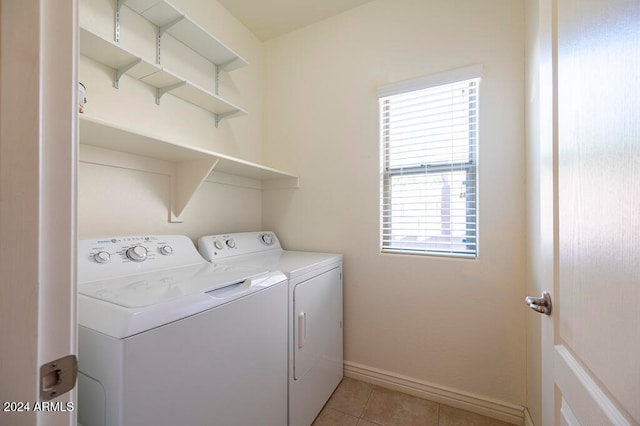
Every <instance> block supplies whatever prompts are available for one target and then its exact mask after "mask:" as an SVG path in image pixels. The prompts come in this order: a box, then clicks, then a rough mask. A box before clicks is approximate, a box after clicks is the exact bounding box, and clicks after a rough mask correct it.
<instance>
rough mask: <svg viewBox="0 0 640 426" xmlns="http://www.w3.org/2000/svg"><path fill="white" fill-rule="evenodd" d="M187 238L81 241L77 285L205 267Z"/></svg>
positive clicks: (79, 242) (137, 237)
mask: <svg viewBox="0 0 640 426" xmlns="http://www.w3.org/2000/svg"><path fill="white" fill-rule="evenodd" d="M203 263H205V261H204V259H202V257H201V256H200V255H199V254H198V251H197V250H196V248H195V245H194V244H193V241H191V239H190V238H189V237H187V236H185V235H146V236H126V237H107V238H97V239H91V240H80V241H78V282H87V281H93V280H96V279H108V278H114V277H118V276H124V275H130V274H136V273H142V272H153V271H159V270H162V269H168V268H177V267H181V266H190V265H194V264H203Z"/></svg>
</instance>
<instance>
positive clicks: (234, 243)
mask: <svg viewBox="0 0 640 426" xmlns="http://www.w3.org/2000/svg"><path fill="white" fill-rule="evenodd" d="M227 247H229V248H235V247H236V242H235V241H234V240H233V238H229V239H228V240H227Z"/></svg>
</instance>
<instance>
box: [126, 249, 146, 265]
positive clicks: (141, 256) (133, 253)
mask: <svg viewBox="0 0 640 426" xmlns="http://www.w3.org/2000/svg"><path fill="white" fill-rule="evenodd" d="M127 257H128V258H129V259H131V260H133V261H134V262H144V261H145V260H147V249H146V248H145V247H143V246H133V247H129V248H128V249H127Z"/></svg>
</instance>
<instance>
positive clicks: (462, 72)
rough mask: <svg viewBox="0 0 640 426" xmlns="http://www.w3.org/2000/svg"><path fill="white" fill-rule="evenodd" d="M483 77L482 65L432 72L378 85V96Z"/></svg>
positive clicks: (382, 96)
mask: <svg viewBox="0 0 640 426" xmlns="http://www.w3.org/2000/svg"><path fill="white" fill-rule="evenodd" d="M481 77H482V65H471V66H468V67H464V68H456V69H454V70H449V71H444V72H441V73H438V74H431V75H427V76H424V77H418V78H412V79H410V80H403V81H397V82H395V83H389V84H385V85H382V86H380V87H378V97H379V98H384V97H386V96H393V95H397V94H400V93H406V92H411V91H414V90H421V89H428V88H429V87H435V86H440V85H443V84H450V83H455V82H457V81H463V80H470V79H472V78H481Z"/></svg>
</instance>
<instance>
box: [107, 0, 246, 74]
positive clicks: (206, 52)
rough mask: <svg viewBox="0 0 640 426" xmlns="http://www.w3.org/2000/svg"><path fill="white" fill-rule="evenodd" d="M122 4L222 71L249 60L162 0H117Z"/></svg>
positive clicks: (229, 69) (231, 69)
mask: <svg viewBox="0 0 640 426" xmlns="http://www.w3.org/2000/svg"><path fill="white" fill-rule="evenodd" d="M123 4H124V5H126V6H127V7H129V8H130V9H132V10H133V11H135V12H136V13H138V14H140V15H141V16H144V17H145V18H146V19H147V20H148V21H150V22H152V23H153V24H154V25H156V26H157V27H158V31H159V37H161V36H162V34H163V33H164V32H166V33H168V34H171V36H173V37H174V38H176V39H177V40H179V41H180V42H182V43H183V44H185V45H186V46H188V47H189V48H190V49H192V50H193V51H195V52H197V53H198V54H200V55H201V56H203V57H204V58H206V59H207V60H208V61H209V62H211V63H213V64H216V65H218V66H219V67H220V68H221V69H223V70H224V71H233V70H235V69H238V68H241V67H244V66H247V65H248V64H249V63H248V62H247V61H246V60H245V59H244V58H242V57H241V56H240V55H238V54H237V53H236V52H234V51H233V50H231V49H230V48H228V47H227V46H226V45H225V44H224V43H222V42H221V41H220V40H218V39H217V38H215V37H214V36H213V35H211V34H210V33H209V32H208V31H207V30H205V29H204V28H202V27H201V26H200V25H198V24H197V23H196V22H194V21H193V20H191V19H190V18H189V17H187V16H185V15H184V14H183V13H182V12H180V11H179V10H178V9H177V8H176V7H175V6H173V5H172V4H171V3H170V2H168V1H166V0H118V9H119V8H120V6H121V5H123Z"/></svg>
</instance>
